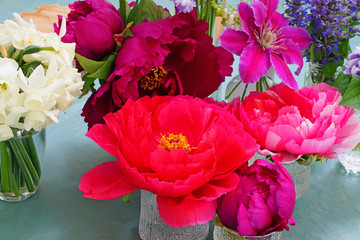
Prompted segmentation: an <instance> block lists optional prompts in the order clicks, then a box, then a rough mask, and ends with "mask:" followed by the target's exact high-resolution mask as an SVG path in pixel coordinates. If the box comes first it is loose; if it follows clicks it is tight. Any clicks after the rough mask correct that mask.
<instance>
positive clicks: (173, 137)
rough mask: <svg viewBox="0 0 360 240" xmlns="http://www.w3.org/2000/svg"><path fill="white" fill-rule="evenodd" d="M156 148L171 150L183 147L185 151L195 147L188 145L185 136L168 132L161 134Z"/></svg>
mask: <svg viewBox="0 0 360 240" xmlns="http://www.w3.org/2000/svg"><path fill="white" fill-rule="evenodd" d="M158 148H160V149H164V150H167V151H169V152H171V151H172V150H174V149H184V150H185V151H187V152H190V151H191V150H193V149H195V148H194V147H190V144H189V143H188V141H187V139H186V137H185V136H184V135H182V134H181V133H180V134H172V133H168V134H165V135H162V134H161V139H160V144H159V145H158Z"/></svg>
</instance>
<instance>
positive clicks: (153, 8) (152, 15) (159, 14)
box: [143, 0, 170, 22]
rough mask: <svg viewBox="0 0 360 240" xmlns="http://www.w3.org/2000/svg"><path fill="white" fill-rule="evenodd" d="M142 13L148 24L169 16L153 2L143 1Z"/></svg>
mask: <svg viewBox="0 0 360 240" xmlns="http://www.w3.org/2000/svg"><path fill="white" fill-rule="evenodd" d="M143 11H144V13H145V18H146V19H147V20H148V21H149V22H153V21H157V20H161V19H164V18H167V17H169V16H170V13H169V12H167V11H165V10H164V9H163V8H162V7H158V6H157V5H156V4H155V2H154V1H152V0H145V1H144V7H143Z"/></svg>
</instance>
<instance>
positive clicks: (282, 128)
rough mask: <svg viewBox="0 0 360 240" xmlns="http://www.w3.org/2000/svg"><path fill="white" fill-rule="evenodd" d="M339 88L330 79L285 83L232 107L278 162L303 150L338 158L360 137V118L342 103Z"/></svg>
mask: <svg viewBox="0 0 360 240" xmlns="http://www.w3.org/2000/svg"><path fill="white" fill-rule="evenodd" d="M340 100H341V94H340V92H339V91H338V90H337V89H336V88H334V87H330V86H329V85H327V84H325V83H321V84H318V85H315V86H310V87H304V88H302V89H301V90H294V89H291V88H289V87H288V86H286V85H285V84H283V83H281V84H278V85H275V86H274V87H272V88H270V89H269V90H268V91H266V92H263V93H253V94H251V95H250V96H248V97H247V98H245V100H244V101H243V102H241V103H240V99H239V98H237V99H235V100H234V101H233V103H232V104H231V105H232V106H231V111H232V112H233V113H234V114H235V116H237V117H238V119H240V121H241V122H242V123H243V125H244V129H245V130H246V131H248V132H249V133H250V134H251V135H252V136H253V137H254V138H255V139H256V140H257V142H258V143H259V144H260V146H261V150H260V153H261V154H263V155H271V156H272V158H273V159H274V160H276V161H279V162H291V161H294V160H297V159H299V158H300V157H301V156H303V155H314V156H315V155H319V156H318V157H319V158H320V159H322V158H330V159H332V158H336V157H337V156H338V155H339V154H341V153H345V152H347V151H350V150H351V149H353V148H354V147H355V146H356V144H357V143H358V142H359V141H360V121H359V118H358V117H357V116H356V114H355V111H354V110H353V109H351V108H347V107H344V106H339V102H340Z"/></svg>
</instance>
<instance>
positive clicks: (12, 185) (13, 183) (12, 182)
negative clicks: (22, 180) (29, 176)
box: [6, 145, 20, 196]
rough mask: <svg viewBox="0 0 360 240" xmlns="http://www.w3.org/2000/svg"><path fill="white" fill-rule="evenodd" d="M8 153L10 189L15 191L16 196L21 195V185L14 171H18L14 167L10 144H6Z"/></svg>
mask: <svg viewBox="0 0 360 240" xmlns="http://www.w3.org/2000/svg"><path fill="white" fill-rule="evenodd" d="M6 154H7V156H8V158H7V160H8V166H9V169H8V173H9V180H10V191H11V192H14V193H15V195H16V196H20V191H19V185H18V184H17V182H16V180H15V176H14V171H17V169H13V165H12V162H13V161H12V158H11V150H10V146H9V145H6Z"/></svg>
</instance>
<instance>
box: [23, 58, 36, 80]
mask: <svg viewBox="0 0 360 240" xmlns="http://www.w3.org/2000/svg"><path fill="white" fill-rule="evenodd" d="M40 64H41V62H40V61H33V62H30V63H28V64H25V65H23V66H21V70H22V71H23V73H24V75H25V76H26V77H29V76H30V75H31V73H32V72H33V71H34V70H35V68H37V67H38V66H39V65H40Z"/></svg>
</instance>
